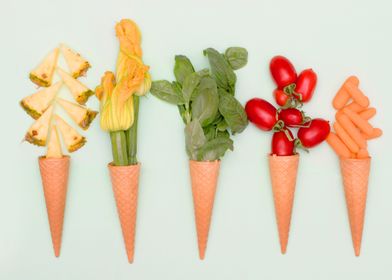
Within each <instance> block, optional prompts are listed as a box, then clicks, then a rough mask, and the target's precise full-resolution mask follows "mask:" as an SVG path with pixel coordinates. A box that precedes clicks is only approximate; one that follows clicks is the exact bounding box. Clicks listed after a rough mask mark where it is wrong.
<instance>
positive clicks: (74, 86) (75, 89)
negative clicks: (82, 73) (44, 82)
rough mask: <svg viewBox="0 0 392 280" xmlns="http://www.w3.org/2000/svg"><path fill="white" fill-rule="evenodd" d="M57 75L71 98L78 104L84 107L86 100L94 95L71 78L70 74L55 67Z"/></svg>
mask: <svg viewBox="0 0 392 280" xmlns="http://www.w3.org/2000/svg"><path fill="white" fill-rule="evenodd" d="M57 73H58V74H59V75H60V77H61V79H62V80H63V82H64V83H65V84H66V86H67V87H68V88H69V90H70V91H71V93H72V95H73V97H74V98H75V100H76V101H77V102H78V103H79V104H81V105H84V104H85V103H86V102H87V100H88V98H89V97H90V96H91V95H93V94H94V92H93V91H92V90H91V89H89V88H88V87H86V86H85V85H84V84H82V83H81V82H79V81H78V80H76V79H75V78H73V77H72V76H71V75H70V74H68V73H67V72H65V71H64V70H63V69H61V68H59V67H57Z"/></svg>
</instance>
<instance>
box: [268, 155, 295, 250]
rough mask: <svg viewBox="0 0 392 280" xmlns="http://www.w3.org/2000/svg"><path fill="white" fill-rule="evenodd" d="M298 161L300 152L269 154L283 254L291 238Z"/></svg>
mask: <svg viewBox="0 0 392 280" xmlns="http://www.w3.org/2000/svg"><path fill="white" fill-rule="evenodd" d="M298 162H299V155H298V154H297V155H293V156H275V155H270V156H269V167H270V176H271V183H272V193H273V196H274V203H275V215H276V223H277V225H278V232H279V240H280V249H281V252H282V254H285V253H286V248H287V243H288V240H289V231H290V222H291V212H292V209H293V201H294V192H295V185H296V180H297V170H298Z"/></svg>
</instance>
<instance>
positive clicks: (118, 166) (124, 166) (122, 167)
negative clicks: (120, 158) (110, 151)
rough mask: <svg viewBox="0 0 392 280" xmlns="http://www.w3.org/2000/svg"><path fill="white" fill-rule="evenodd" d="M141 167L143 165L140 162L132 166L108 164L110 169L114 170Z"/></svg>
mask: <svg viewBox="0 0 392 280" xmlns="http://www.w3.org/2000/svg"><path fill="white" fill-rule="evenodd" d="M141 165H142V164H141V163H140V162H138V163H136V164H130V165H114V163H113V161H111V162H109V163H108V167H109V169H111V168H113V169H128V168H132V167H138V166H141Z"/></svg>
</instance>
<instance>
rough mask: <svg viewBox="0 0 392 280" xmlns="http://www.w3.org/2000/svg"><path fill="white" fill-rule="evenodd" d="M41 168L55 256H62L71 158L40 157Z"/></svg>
mask: <svg viewBox="0 0 392 280" xmlns="http://www.w3.org/2000/svg"><path fill="white" fill-rule="evenodd" d="M38 162H39V168H40V172H41V178H42V185H43V189H44V195H45V202H46V209H47V212H48V219H49V227H50V233H51V236H52V243H53V249H54V254H55V256H56V257H58V256H60V249H61V237H62V233H63V222H64V209H65V201H66V196H67V185H68V173H69V162H70V160H69V157H66V156H65V157H62V158H45V157H40V158H39V160H38Z"/></svg>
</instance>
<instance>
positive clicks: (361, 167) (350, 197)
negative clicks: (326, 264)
mask: <svg viewBox="0 0 392 280" xmlns="http://www.w3.org/2000/svg"><path fill="white" fill-rule="evenodd" d="M370 161H371V160H370V158H367V159H343V158H341V159H340V169H341V172H342V177H343V185H344V193H345V196H346V204H347V211H348V217H349V220H350V228H351V236H352V240H353V246H354V252H355V255H356V256H359V254H360V251H361V241H362V231H363V224H364V220H365V208H366V196H367V190H368V179H369V172H370Z"/></svg>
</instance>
